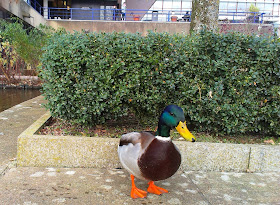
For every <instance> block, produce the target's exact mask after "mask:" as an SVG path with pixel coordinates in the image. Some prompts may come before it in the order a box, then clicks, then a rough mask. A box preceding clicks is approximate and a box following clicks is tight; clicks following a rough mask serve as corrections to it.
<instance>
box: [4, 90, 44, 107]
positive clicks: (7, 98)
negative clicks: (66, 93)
mask: <svg viewBox="0 0 280 205" xmlns="http://www.w3.org/2000/svg"><path fill="white" fill-rule="evenodd" d="M40 94H41V93H40V90H37V89H34V90H33V89H27V90H23V89H0V112H2V111H3V110H6V109H8V108H10V107H13V106H14V105H17V104H19V103H21V102H24V101H26V100H29V99H31V98H35V97H37V96H38V95H40Z"/></svg>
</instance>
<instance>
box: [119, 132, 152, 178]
mask: <svg viewBox="0 0 280 205" xmlns="http://www.w3.org/2000/svg"><path fill="white" fill-rule="evenodd" d="M154 138H155V137H154V136H153V135H152V134H150V133H148V132H131V133H127V134H124V135H122V137H121V139H120V144H119V147H118V154H119V158H120V162H121V164H122V165H123V167H124V168H125V169H127V170H128V172H130V173H131V174H132V175H134V176H136V177H137V178H140V179H145V178H143V176H142V174H141V171H140V169H139V167H138V158H140V157H141V155H142V154H143V152H144V151H145V149H146V148H147V147H148V146H149V144H150V143H151V142H152V140H153V139H154Z"/></svg>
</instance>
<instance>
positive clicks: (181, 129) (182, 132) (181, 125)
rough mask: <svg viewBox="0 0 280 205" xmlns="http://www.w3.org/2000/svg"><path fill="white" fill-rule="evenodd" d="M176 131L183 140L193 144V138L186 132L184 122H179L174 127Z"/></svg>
mask: <svg viewBox="0 0 280 205" xmlns="http://www.w3.org/2000/svg"><path fill="white" fill-rule="evenodd" d="M176 130H177V131H178V132H179V133H180V135H181V136H182V137H183V138H185V140H187V141H191V142H195V137H194V136H193V135H192V133H191V132H190V131H189V130H188V128H187V125H186V121H185V122H182V121H180V122H179V124H178V126H177V127H176Z"/></svg>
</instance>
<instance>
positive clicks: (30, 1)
mask: <svg viewBox="0 0 280 205" xmlns="http://www.w3.org/2000/svg"><path fill="white" fill-rule="evenodd" d="M26 3H27V4H29V5H30V6H32V7H33V8H34V9H35V10H36V11H38V13H40V14H41V15H43V7H42V5H41V4H39V3H38V2H37V1H36V0H26Z"/></svg>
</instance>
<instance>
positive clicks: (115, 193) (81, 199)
mask: <svg viewBox="0 0 280 205" xmlns="http://www.w3.org/2000/svg"><path fill="white" fill-rule="evenodd" d="M41 103H43V98H42V97H41V96H40V97H37V98H34V99H32V100H29V101H26V102H24V103H21V104H19V105H17V106H15V107H13V108H10V109H8V110H6V111H4V112H2V113H0V162H1V164H0V165H1V167H2V171H1V170H0V171H1V172H0V173H2V176H0V204H1V205H11V204H15V205H18V204H19V205H41V204H42V205H44V204H46V205H49V204H71V205H72V204H74V205H75V204H77V205H80V204H86V205H87V204H100V205H102V204H104V205H105V204H106V205H107V204H120V205H122V204H195V205H206V204H213V205H214V204H215V205H216V204H230V205H232V204H233V205H234V204H236V205H237V204H238V205H239V204H253V205H254V204H259V205H265V204H267V205H270V204H275V205H276V204H277V205H280V173H225V172H192V171H191V172H182V171H178V172H177V173H176V174H175V175H174V176H173V177H172V178H170V179H167V180H164V181H160V182H156V184H157V185H158V186H162V187H163V188H166V189H168V190H169V193H167V194H164V195H162V196H157V195H153V194H148V197H147V198H145V199H136V200H133V199H131V198H130V196H129V194H130V177H129V175H128V173H127V172H126V171H125V170H122V169H96V168H88V169H86V168H75V169H74V168H39V167H38V168H34V167H33V168H32V167H16V166H13V165H15V161H14V164H13V163H11V162H12V161H13V160H14V159H15V157H16V140H17V136H18V135H19V134H20V133H21V132H22V131H23V130H25V129H26V128H27V127H28V126H29V125H31V124H32V123H33V122H34V121H35V120H36V119H37V118H39V117H40V116H41V115H42V114H44V113H45V109H44V108H42V107H41V106H40V104H41ZM3 167H5V172H4V171H3V170H4V169H3ZM136 185H137V186H138V187H139V188H141V189H146V188H147V184H146V183H144V182H143V181H140V180H137V181H136Z"/></svg>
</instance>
